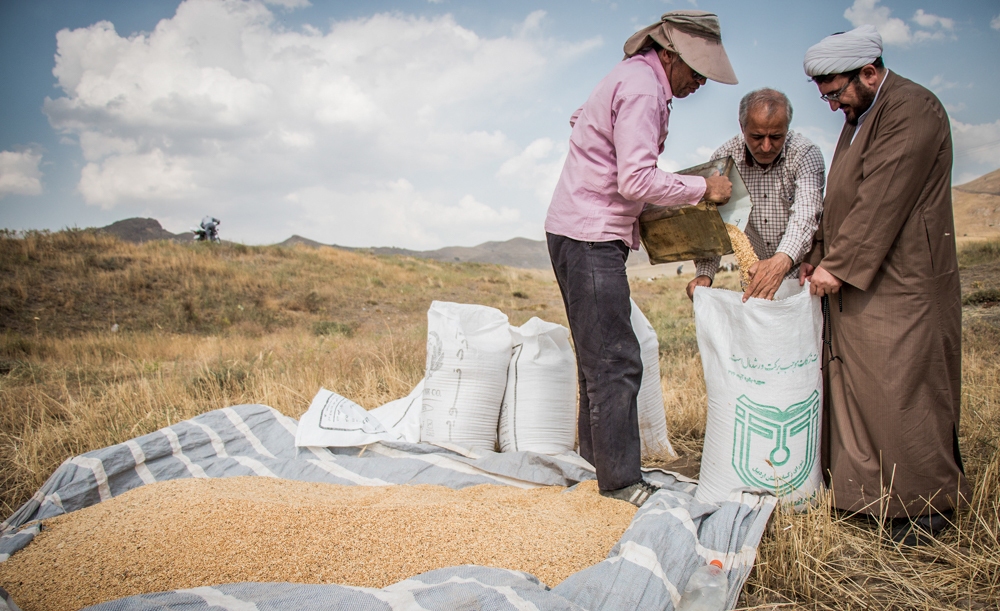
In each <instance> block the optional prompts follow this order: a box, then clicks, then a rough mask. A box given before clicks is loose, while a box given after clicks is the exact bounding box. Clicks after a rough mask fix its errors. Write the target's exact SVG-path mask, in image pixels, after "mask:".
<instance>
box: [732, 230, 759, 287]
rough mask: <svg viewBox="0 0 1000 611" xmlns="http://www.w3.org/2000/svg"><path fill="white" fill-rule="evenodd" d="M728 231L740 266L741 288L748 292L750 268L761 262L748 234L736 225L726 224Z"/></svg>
mask: <svg viewBox="0 0 1000 611" xmlns="http://www.w3.org/2000/svg"><path fill="white" fill-rule="evenodd" d="M726 231H727V232H729V241H730V242H732V244H733V250H734V251H735V252H736V262H737V263H738V264H739V266H740V286H742V287H743V289H744V290H746V288H747V285H748V284H750V266H751V265H753V264H754V263H756V262H757V261H759V260H760V259H758V258H757V253H755V252H754V250H753V246H752V245H751V244H750V240H749V239H748V238H747V234H745V233H743V232H742V231H740V228H739V227H737V226H736V225H730V224H729V223H726Z"/></svg>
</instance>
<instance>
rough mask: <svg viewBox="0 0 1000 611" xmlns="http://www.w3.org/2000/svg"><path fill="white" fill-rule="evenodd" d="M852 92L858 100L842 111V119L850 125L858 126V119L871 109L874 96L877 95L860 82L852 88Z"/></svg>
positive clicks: (873, 90)
mask: <svg viewBox="0 0 1000 611" xmlns="http://www.w3.org/2000/svg"><path fill="white" fill-rule="evenodd" d="M854 92H855V96H856V97H857V98H858V102H857V104H851V105H850V106H848V107H846V108H845V109H844V118H845V119H846V120H847V122H848V123H849V124H851V125H857V124H858V117H860V116H861V115H863V114H865V111H867V110H868V109H869V108H871V107H872V102H874V101H875V94H876V93H878V92H877V91H876V90H875V89H872V88H869V87H868V86H867V85H865V84H864V83H862V82H861V81H860V80H859V81H858V82H857V85H856V86H855V87H854Z"/></svg>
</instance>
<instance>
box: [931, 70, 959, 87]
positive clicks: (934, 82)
mask: <svg viewBox="0 0 1000 611" xmlns="http://www.w3.org/2000/svg"><path fill="white" fill-rule="evenodd" d="M958 86H959V84H958V83H953V82H951V81H946V80H944V75H941V74H935V75H934V77H933V78H931V82H930V84H929V85H928V87H929V88H930V89H933V90H934V91H947V90H948V89H954V88H956V87H958Z"/></svg>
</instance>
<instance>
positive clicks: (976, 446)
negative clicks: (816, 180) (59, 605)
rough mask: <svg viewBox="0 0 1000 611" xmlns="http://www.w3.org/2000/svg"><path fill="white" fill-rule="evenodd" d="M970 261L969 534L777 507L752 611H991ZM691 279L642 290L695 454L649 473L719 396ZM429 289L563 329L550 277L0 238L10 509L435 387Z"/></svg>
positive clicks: (980, 349)
mask: <svg viewBox="0 0 1000 611" xmlns="http://www.w3.org/2000/svg"><path fill="white" fill-rule="evenodd" d="M960 257H961V259H960V260H961V266H962V271H961V274H962V279H963V295H964V297H965V302H966V305H965V307H964V308H963V324H964V327H965V329H964V333H963V345H962V349H963V360H962V383H963V386H962V424H961V430H960V431H959V444H960V446H961V448H962V452H963V455H964V459H965V472H966V475H967V476H968V478H969V480H970V483H971V484H972V486H973V488H974V491H975V492H974V497H973V498H972V499H971V502H970V503H969V506H968V507H966V508H964V509H963V510H962V511H961V513H960V514H959V515H957V528H956V529H953V530H951V531H948V532H947V533H945V534H944V535H943V537H942V540H941V541H940V542H939V543H936V544H934V545H933V546H927V547H925V548H920V549H918V550H912V551H906V550H900V549H899V548H896V547H895V546H889V545H885V544H884V542H881V541H880V539H879V536H880V535H879V534H878V533H877V531H875V530H869V529H868V528H864V527H859V525H857V524H856V523H854V522H852V521H851V520H850V519H849V518H844V517H842V516H838V515H837V514H835V513H833V512H830V511H828V509H827V506H826V505H825V504H824V503H825V501H821V502H820V504H819V506H818V507H817V508H816V509H815V510H813V511H809V512H806V513H793V512H778V513H776V514H775V517H774V524H773V526H772V527H771V528H769V529H768V532H767V534H766V535H765V538H764V539H763V540H762V544H761V547H760V549H759V551H758V560H757V562H756V564H755V566H754V569H753V572H752V573H751V575H750V577H749V581H748V582H747V585H746V587H745V590H744V592H743V594H742V595H741V597H740V599H739V602H738V604H739V605H740V607H741V608H757V609H764V608H773V607H783V608H784V607H788V608H792V606H794V607H795V608H809V609H821V610H826V611H834V610H839V609H844V608H847V606H845V605H844V601H845V600H850V601H854V602H856V603H857V604H854V605H848V606H850V607H851V608H858V609H860V608H865V609H868V608H870V609H931V608H933V609H948V610H954V611H958V610H960V609H961V610H967V609H991V608H995V607H996V604H995V603H996V596H995V593H996V579H995V576H996V575H1000V548H998V545H997V537H996V528H995V525H996V524H998V523H1000V485H998V484H1000V479H998V478H997V477H996V474H997V473H998V472H1000V454H998V453H997V451H996V449H997V447H998V444H1000V437H998V431H1000V409H998V406H1000V393H998V389H1000V385H998V384H997V380H1000V354H998V349H997V346H1000V307H997V306H998V304H1000V292H998V289H1000V286H998V285H997V279H998V278H1000V273H998V270H1000V240H994V241H988V242H978V243H976V244H968V245H964V246H963V247H962V248H961V251H960ZM688 279H689V276H688V277H676V276H668V277H662V278H656V279H653V280H642V281H638V280H633V281H632V282H631V283H630V287H631V292H632V295H633V297H634V298H635V301H636V303H638V304H639V306H640V307H641V308H642V310H643V312H644V313H645V314H646V316H647V318H648V319H649V322H650V324H651V325H652V326H653V327H654V328H655V330H656V332H657V336H658V340H659V346H660V376H661V387H662V389H663V395H664V402H665V412H666V418H667V423H668V430H669V432H670V437H671V443H672V444H673V446H674V448H675V449H676V450H677V451H678V452H679V453H680V455H681V458H680V459H679V460H677V461H671V460H670V459H668V458H666V457H661V458H655V459H653V460H650V461H647V463H646V465H645V466H649V467H665V468H667V469H670V470H676V471H678V472H680V473H682V474H684V475H688V476H693V475H696V474H697V473H698V467H699V463H700V458H701V450H702V446H703V441H704V432H705V406H706V403H707V397H706V389H705V384H704V378H703V373H702V371H703V370H702V366H701V362H700V358H699V355H698V347H697V341H696V337H695V329H694V320H693V317H692V306H691V302H690V301H689V300H688V299H687V297H686V296H685V294H684V286H685V284H686V282H687V280H688ZM718 284H719V285H721V286H724V287H726V288H730V289H732V288H735V287H737V286H738V279H737V277H736V274H733V273H723V274H721V275H720V278H719V282H718ZM434 299H439V300H450V301H461V302H466V303H480V304H485V305H491V306H494V307H497V308H500V309H501V310H502V311H503V312H504V313H506V314H507V315H508V316H509V318H510V321H511V322H512V323H513V324H516V325H517V324H522V323H523V322H525V321H527V320H528V319H529V318H530V317H532V316H539V317H540V318H543V319H545V320H550V321H553V322H560V323H565V316H564V314H563V305H562V302H561V299H560V297H559V292H558V288H557V286H556V284H555V282H554V281H552V280H551V279H548V278H546V277H545V276H544V275H543V274H539V273H535V272H531V271H526V270H518V269H513V268H509V267H501V266H497V265H485V264H480V263H454V262H444V261H433V260H428V259H419V258H414V257H398V256H381V255H375V254H372V253H371V252H349V251H346V250H341V249H336V248H307V247H305V246H303V245H300V246H295V247H277V246H243V245H240V244H225V243H224V244H221V245H211V244H203V243H189V244H178V243H176V242H172V241H169V240H150V241H146V242H144V243H142V244H138V243H129V242H123V241H121V240H119V239H117V238H115V237H113V236H111V235H108V234H107V233H100V232H97V231H85V230H69V231H60V232H55V233H45V232H31V233H28V234H25V235H20V236H18V235H15V234H13V233H12V232H9V233H5V234H0V511H2V512H3V514H4V517H6V516H8V515H10V513H11V512H13V511H14V509H15V508H17V507H18V506H20V505H21V503H23V502H25V501H27V500H28V499H29V498H31V496H32V495H33V494H34V493H35V492H36V491H37V490H39V488H40V487H41V486H42V484H43V483H44V482H45V481H46V479H47V478H48V476H49V475H50V474H51V473H52V472H53V470H54V469H56V468H57V467H58V466H59V465H60V464H61V463H62V462H63V461H65V460H66V459H67V458H69V457H72V456H76V455H79V454H82V453H84V452H87V451H90V450H94V449H97V448H102V447H106V446H109V445H112V444H117V443H121V442H123V441H125V440H128V439H133V438H135V437H138V436H141V435H145V434H148V433H152V432H154V431H156V430H158V429H160V428H161V427H164V426H168V425H175V424H177V423H178V422H179V421H181V420H185V419H187V418H191V417H193V416H196V415H198V414H202V413H204V412H206V411H209V410H213V409H219V408H223V407H226V406H236V405H241V404H263V405H268V406H271V407H273V408H275V409H276V410H278V411H279V412H281V413H283V414H285V415H287V416H290V417H292V418H298V417H300V416H301V414H302V413H303V412H304V411H305V409H306V408H307V406H308V405H309V402H310V398H311V397H312V396H313V395H314V394H315V393H316V391H317V389H319V388H320V387H323V388H327V389H330V390H333V391H334V392H337V393H339V394H341V395H343V396H345V397H348V398H350V399H352V400H354V401H356V402H358V403H359V404H360V405H362V406H364V407H366V408H372V407H375V406H378V405H381V404H383V403H385V402H387V401H389V400H392V399H396V398H399V397H402V396H405V395H406V394H407V393H409V392H410V390H411V389H412V388H413V387H414V386H415V385H416V384H417V383H418V382H419V381H420V380H421V379H422V378H423V376H424V371H425V365H426V360H425V346H426V341H427V326H426V325H427V314H426V312H427V308H428V306H429V304H430V302H431V301H432V300H434ZM115 325H116V326H115ZM194 434H200V433H194ZM163 447H164V448H166V452H168V453H169V452H171V449H170V447H169V446H168V445H167V444H166V442H165V441H164V443H163ZM205 447H206V450H205V451H206V452H212V451H213V450H212V448H211V447H210V446H208V445H207V444H206V446H205ZM126 456H127V455H126ZM181 468H182V467H181ZM199 481H203V482H204V481H209V480H199ZM43 535H44V532H43ZM127 543H128V544H129V545H145V544H147V543H148V544H149V545H159V543H157V541H154V540H148V541H147V540H142V539H134V538H133V539H129V541H128V542H127ZM66 549H70V548H69V547H67V548H66ZM73 549H76V548H73ZM237 549H241V548H237ZM84 551H86V550H84ZM282 551H285V550H282ZM164 553H169V549H168V550H166V552H164ZM334 561H336V558H334ZM60 562H62V561H61V560H60ZM376 566H377V565H376ZM798 569H801V570H798ZM103 575H104V574H103V573H102V576H103ZM859 575H860V576H861V578H858V577H857V576H859ZM935 575H936V576H937V577H934V576H935ZM268 576H269V575H264V576H262V578H263V579H265V580H266V578H267V577H268ZM928 576H930V577H928ZM130 577H131V575H130ZM111 578H113V579H118V577H117V576H112V577H111ZM80 579H81V580H85V581H90V580H93V579H95V577H94V576H93V575H88V574H82V573H81V574H80ZM272 580H275V579H274V578H273V577H272ZM277 580H278V581H280V579H277ZM15 583H17V582H15ZM872 584H874V585H872ZM10 585H12V584H9V583H0V587H5V588H8V586H10ZM185 587H187V586H185ZM8 591H10V588H8ZM78 606H79V605H78ZM73 608H77V607H73Z"/></svg>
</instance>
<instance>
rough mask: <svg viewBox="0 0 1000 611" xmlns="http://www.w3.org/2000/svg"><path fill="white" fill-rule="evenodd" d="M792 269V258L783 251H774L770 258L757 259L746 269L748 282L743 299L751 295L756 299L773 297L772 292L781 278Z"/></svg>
mask: <svg viewBox="0 0 1000 611" xmlns="http://www.w3.org/2000/svg"><path fill="white" fill-rule="evenodd" d="M790 269H792V258H791V257H789V256H788V255H786V254H785V253H783V252H779V253H775V255H774V256H773V257H771V258H770V259H764V260H763V261H757V262H756V263H754V264H753V265H751V266H750V269H749V270H747V275H749V276H750V284H748V285H747V290H746V292H744V293H743V301H744V302H746V300H747V299H750V298H751V297H757V298H758V299H774V294H775V293H777V292H778V287H779V286H781V280H782V279H783V278H784V277H785V274H787V273H788V270H790Z"/></svg>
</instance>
